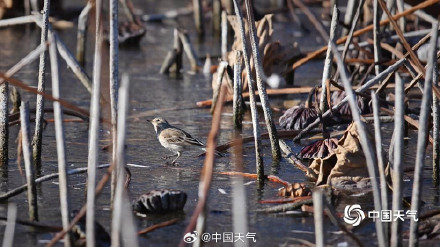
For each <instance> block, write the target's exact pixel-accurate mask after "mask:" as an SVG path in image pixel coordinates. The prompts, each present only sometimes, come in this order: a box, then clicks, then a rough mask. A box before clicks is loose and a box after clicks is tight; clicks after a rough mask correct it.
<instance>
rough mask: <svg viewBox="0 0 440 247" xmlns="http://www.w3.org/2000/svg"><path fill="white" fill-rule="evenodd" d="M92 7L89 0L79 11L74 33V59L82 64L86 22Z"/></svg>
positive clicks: (84, 50)
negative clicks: (76, 28) (76, 29)
mask: <svg viewBox="0 0 440 247" xmlns="http://www.w3.org/2000/svg"><path fill="white" fill-rule="evenodd" d="M92 7H93V6H92V3H91V2H90V1H87V4H86V6H85V7H84V9H83V10H82V11H81V14H80V15H79V16H78V31H77V35H76V60H78V63H79V64H81V65H82V66H84V64H85V62H86V35H87V22H88V19H89V13H90V10H91V9H92Z"/></svg>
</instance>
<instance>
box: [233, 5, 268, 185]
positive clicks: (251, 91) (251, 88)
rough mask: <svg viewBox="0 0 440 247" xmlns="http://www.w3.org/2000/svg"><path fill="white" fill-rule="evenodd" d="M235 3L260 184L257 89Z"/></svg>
mask: <svg viewBox="0 0 440 247" xmlns="http://www.w3.org/2000/svg"><path fill="white" fill-rule="evenodd" d="M233 1H234V10H235V15H236V17H237V20H238V24H239V28H240V36H241V45H242V47H243V51H242V52H243V59H244V65H245V69H246V76H247V81H248V82H249V83H248V87H249V100H250V102H251V103H250V107H251V116H252V127H253V134H254V142H255V159H256V162H255V165H256V170H257V174H258V180H259V181H260V182H262V181H263V179H264V164H263V156H262V153H261V134H260V126H259V125H258V111H257V105H256V99H255V89H254V84H253V80H252V76H251V75H252V73H251V67H250V60H249V59H250V56H249V53H248V45H247V43H246V35H245V31H244V30H245V29H244V23H243V22H244V19H243V16H242V14H241V9H240V7H239V5H238V2H237V0H233Z"/></svg>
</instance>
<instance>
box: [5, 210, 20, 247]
mask: <svg viewBox="0 0 440 247" xmlns="http://www.w3.org/2000/svg"><path fill="white" fill-rule="evenodd" d="M16 220H17V205H15V203H8V221H7V222H6V228H5V233H4V235H3V242H2V246H3V247H12V246H14V233H15V221H16Z"/></svg>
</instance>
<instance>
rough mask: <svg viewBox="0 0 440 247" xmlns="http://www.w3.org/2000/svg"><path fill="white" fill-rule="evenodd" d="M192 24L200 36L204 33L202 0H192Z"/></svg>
mask: <svg viewBox="0 0 440 247" xmlns="http://www.w3.org/2000/svg"><path fill="white" fill-rule="evenodd" d="M192 2H193V9H194V24H195V26H196V30H197V33H198V34H199V36H200V37H203V35H204V34H205V27H204V21H203V6H202V0H193V1H192Z"/></svg>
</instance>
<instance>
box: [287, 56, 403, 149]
mask: <svg viewBox="0 0 440 247" xmlns="http://www.w3.org/2000/svg"><path fill="white" fill-rule="evenodd" d="M405 61H406V59H405V58H402V59H400V60H399V61H397V62H396V63H394V64H393V65H391V66H389V67H388V68H387V69H386V70H384V71H382V73H380V74H379V75H377V76H375V77H374V78H373V79H371V80H369V81H367V82H366V83H365V84H364V85H362V86H361V87H359V88H358V89H356V91H355V92H356V93H363V92H365V91H366V90H367V89H369V88H370V87H372V86H373V85H374V84H377V83H379V82H380V81H381V80H382V79H384V78H385V77H387V76H388V75H389V74H390V73H393V72H394V71H396V70H397V69H398V68H399V67H400V66H402V65H403V63H404V62H405ZM338 70H339V68H338ZM339 71H340V70H339ZM347 100H348V97H347V96H345V97H344V99H342V100H341V102H339V103H338V104H336V105H334V106H333V107H332V109H331V111H330V110H327V111H326V112H324V113H323V114H322V118H323V119H324V118H326V117H328V116H330V115H331V114H332V112H334V111H337V110H339V108H341V107H342V106H343V105H344V104H345V102H347ZM320 122H321V120H320V119H319V118H317V119H316V120H315V121H314V122H313V123H311V124H309V125H308V126H307V127H306V128H304V129H303V130H301V132H300V133H298V135H297V136H296V137H295V138H293V141H298V140H299V139H301V138H302V137H303V136H304V135H306V134H307V133H308V132H309V131H310V130H312V129H313V128H315V127H316V126H318V124H319V123H320Z"/></svg>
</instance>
